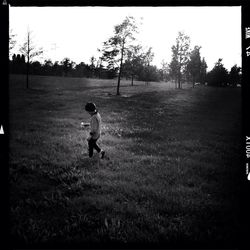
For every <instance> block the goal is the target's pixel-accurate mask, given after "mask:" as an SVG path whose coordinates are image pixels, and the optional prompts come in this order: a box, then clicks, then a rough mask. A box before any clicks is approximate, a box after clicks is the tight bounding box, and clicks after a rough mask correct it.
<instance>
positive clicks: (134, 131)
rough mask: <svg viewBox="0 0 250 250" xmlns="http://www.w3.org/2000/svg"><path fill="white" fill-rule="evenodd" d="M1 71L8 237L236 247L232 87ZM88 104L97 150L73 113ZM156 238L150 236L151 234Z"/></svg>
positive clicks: (236, 124) (235, 94) (235, 99)
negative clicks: (97, 121) (96, 127)
mask: <svg viewBox="0 0 250 250" xmlns="http://www.w3.org/2000/svg"><path fill="white" fill-rule="evenodd" d="M25 86H26V85H25V77H24V76H17V75H11V76H10V155H9V157H10V165H9V172H10V216H11V235H12V236H13V238H14V241H13V242H18V244H19V243H20V244H31V245H32V244H43V243H44V244H63V246H65V244H69V245H72V244H80V245H84V246H86V244H89V246H92V245H93V244H101V246H103V244H119V245H120V244H132V245H133V244H135V243H136V244H139V245H140V244H147V245H146V246H149V245H150V244H156V245H158V244H163V245H165V244H166V245H167V246H172V247H178V246H180V245H182V246H183V245H184V246H185V247H187V246H206V247H220V246H223V247H230V248H231V247H236V246H237V237H238V231H239V213H238V211H239V200H238V197H239V165H240V164H239V162H240V154H239V150H240V145H241V93H240V89H239V88H215V87H208V86H196V87H195V88H192V87H191V86H189V85H188V84H184V86H183V89H181V90H177V89H175V88H174V84H171V83H170V82H169V83H150V84H149V86H145V84H144V83H142V82H135V86H130V83H129V82H128V81H122V84H121V89H120V92H121V96H116V95H115V93H116V88H115V86H116V81H115V80H97V79H83V78H60V77H42V76H32V77H31V82H30V89H26V88H25ZM87 101H93V102H95V103H96V105H97V106H98V109H99V112H100V114H101V116H102V121H103V130H102V138H101V140H100V145H101V146H102V147H103V148H104V149H105V151H106V152H107V154H106V155H107V157H106V158H105V159H104V160H100V159H99V158H98V155H97V154H95V156H94V158H93V159H89V158H88V154H87V143H86V132H85V131H83V130H81V129H80V122H81V121H88V119H89V115H88V114H87V113H86V112H85V111H84V105H85V103H86V102H87ZM154 246H155V245H154Z"/></svg>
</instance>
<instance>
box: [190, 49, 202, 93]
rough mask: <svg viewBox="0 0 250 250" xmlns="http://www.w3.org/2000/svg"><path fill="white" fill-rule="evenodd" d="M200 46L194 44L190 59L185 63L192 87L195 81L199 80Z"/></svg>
mask: <svg viewBox="0 0 250 250" xmlns="http://www.w3.org/2000/svg"><path fill="white" fill-rule="evenodd" d="M200 49H201V47H200V46H195V47H194V49H193V50H192V51H191V53H190V59H189V61H188V63H187V72H188V73H189V74H190V75H191V79H192V84H193V88H194V86H195V82H197V81H199V80H200V73H201V56H200Z"/></svg>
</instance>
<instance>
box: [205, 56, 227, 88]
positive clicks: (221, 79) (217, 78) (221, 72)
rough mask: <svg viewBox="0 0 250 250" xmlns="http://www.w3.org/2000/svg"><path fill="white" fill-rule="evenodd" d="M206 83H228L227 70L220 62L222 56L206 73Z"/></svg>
mask: <svg viewBox="0 0 250 250" xmlns="http://www.w3.org/2000/svg"><path fill="white" fill-rule="evenodd" d="M207 80H208V84H209V85H211V86H226V84H227V83H228V80H229V79H228V71H227V69H226V68H225V67H224V65H223V64H222V58H219V60H218V61H217V62H216V63H215V66H214V68H213V69H212V70H211V71H210V72H208V74H207Z"/></svg>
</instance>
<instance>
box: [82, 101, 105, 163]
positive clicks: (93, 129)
mask: <svg viewBox="0 0 250 250" xmlns="http://www.w3.org/2000/svg"><path fill="white" fill-rule="evenodd" d="M85 110H86V111H87V112H88V113H89V114H90V115H91V118H90V123H85V124H83V123H81V125H82V127H83V126H90V133H89V137H88V138H87V140H88V146H89V157H90V158H91V157H92V156H93V149H95V150H96V151H97V152H98V153H101V158H102V159H103V158H104V155H105V151H103V150H102V149H101V148H100V147H99V146H98V145H97V143H96V142H97V140H98V139H99V138H100V135H101V116H100V114H99V112H98V111H97V109H96V105H95V104H94V103H92V102H87V104H86V105H85Z"/></svg>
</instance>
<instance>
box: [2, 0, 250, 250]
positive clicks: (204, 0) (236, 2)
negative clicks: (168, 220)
mask: <svg viewBox="0 0 250 250" xmlns="http://www.w3.org/2000/svg"><path fill="white" fill-rule="evenodd" d="M5 3H7V5H5ZM9 5H10V6H20V7H21V6H23V7H25V6H26V7H28V6H37V7H42V6H44V7H45V6H65V7H66V6H241V7H242V20H241V21H242V27H241V31H242V32H241V33H242V74H243V81H242V82H243V84H242V111H243V118H242V119H243V120H242V152H240V153H241V156H242V162H241V163H240V164H239V171H241V173H242V183H241V190H242V192H241V204H240V205H241V211H242V212H241V222H242V230H241V232H239V233H240V237H239V247H238V249H245V248H247V243H248V232H249V231H248V227H249V223H250V220H249V216H248V211H250V205H249V202H248V201H249V200H250V181H248V180H247V178H246V164H247V163H249V164H250V159H249V158H247V156H246V136H249V137H250V121H249V119H248V116H249V114H250V112H249V106H250V105H249V103H250V98H249V96H250V83H249V79H250V56H247V51H249V52H250V49H249V50H247V48H248V47H250V39H246V28H248V27H249V28H250V3H249V1H247V0H165V1H163V0H161V1H159V0H155V1H145V0H144V1H139V0H133V1H131V0H127V1H121V0H106V1H100V0H83V1H81V0H50V1H49V0H35V1H34V0H33V1H32V0H0V31H1V39H0V41H1V46H0V55H1V57H0V58H1V60H0V63H1V65H0V70H1V85H0V126H3V128H4V135H0V164H1V171H2V174H1V177H2V181H1V184H2V188H1V198H2V202H1V204H2V206H1V207H2V210H1V211H2V213H1V215H2V217H1V222H0V223H1V225H2V232H4V233H2V234H1V238H0V239H1V245H2V246H4V248H7V249H14V248H13V245H15V246H17V247H21V248H22V249H31V248H30V247H27V246H18V245H17V244H15V243H14V242H10V239H9V223H8V222H9V216H8V214H9V199H8V197H9V196H8V191H9V190H8V149H9V146H8V142H9V123H8V122H9V119H8V114H9V105H8V93H9V88H8V81H9V76H8V57H9V55H8V54H9V52H8V51H9V44H8V43H9V38H8V37H9ZM229 53H230V51H229ZM249 171H250V170H249ZM3 222H4V223H3ZM41 247H42V248H43V247H45V248H46V246H36V248H40V249H41ZM59 247H61V248H60V249H69V248H71V247H72V246H65V245H64V246H59ZM74 247H77V248H78V249H80V248H82V246H74ZM131 247H132V248H134V249H135V248H140V249H143V248H147V249H149V248H151V246H135V245H133V246H131ZM218 247H219V246H218ZM89 248H93V246H85V249H89ZM96 248H104V246H96ZM105 248H106V249H107V247H105ZM109 248H112V249H116V248H119V247H118V246H115V245H112V246H108V249H109ZM127 248H128V249H129V248H130V246H128V247H127ZM153 248H155V247H153ZM159 248H161V249H164V247H163V248H162V247H160V246H159ZM183 248H184V249H185V248H189V249H194V248H195V249H199V248H201V246H191V247H190V246H183ZM202 248H203V246H202ZM204 248H206V249H208V246H204ZM219 248H220V247H219ZM15 249H16V248H15ZM54 249H59V248H58V246H55V248H54Z"/></svg>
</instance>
